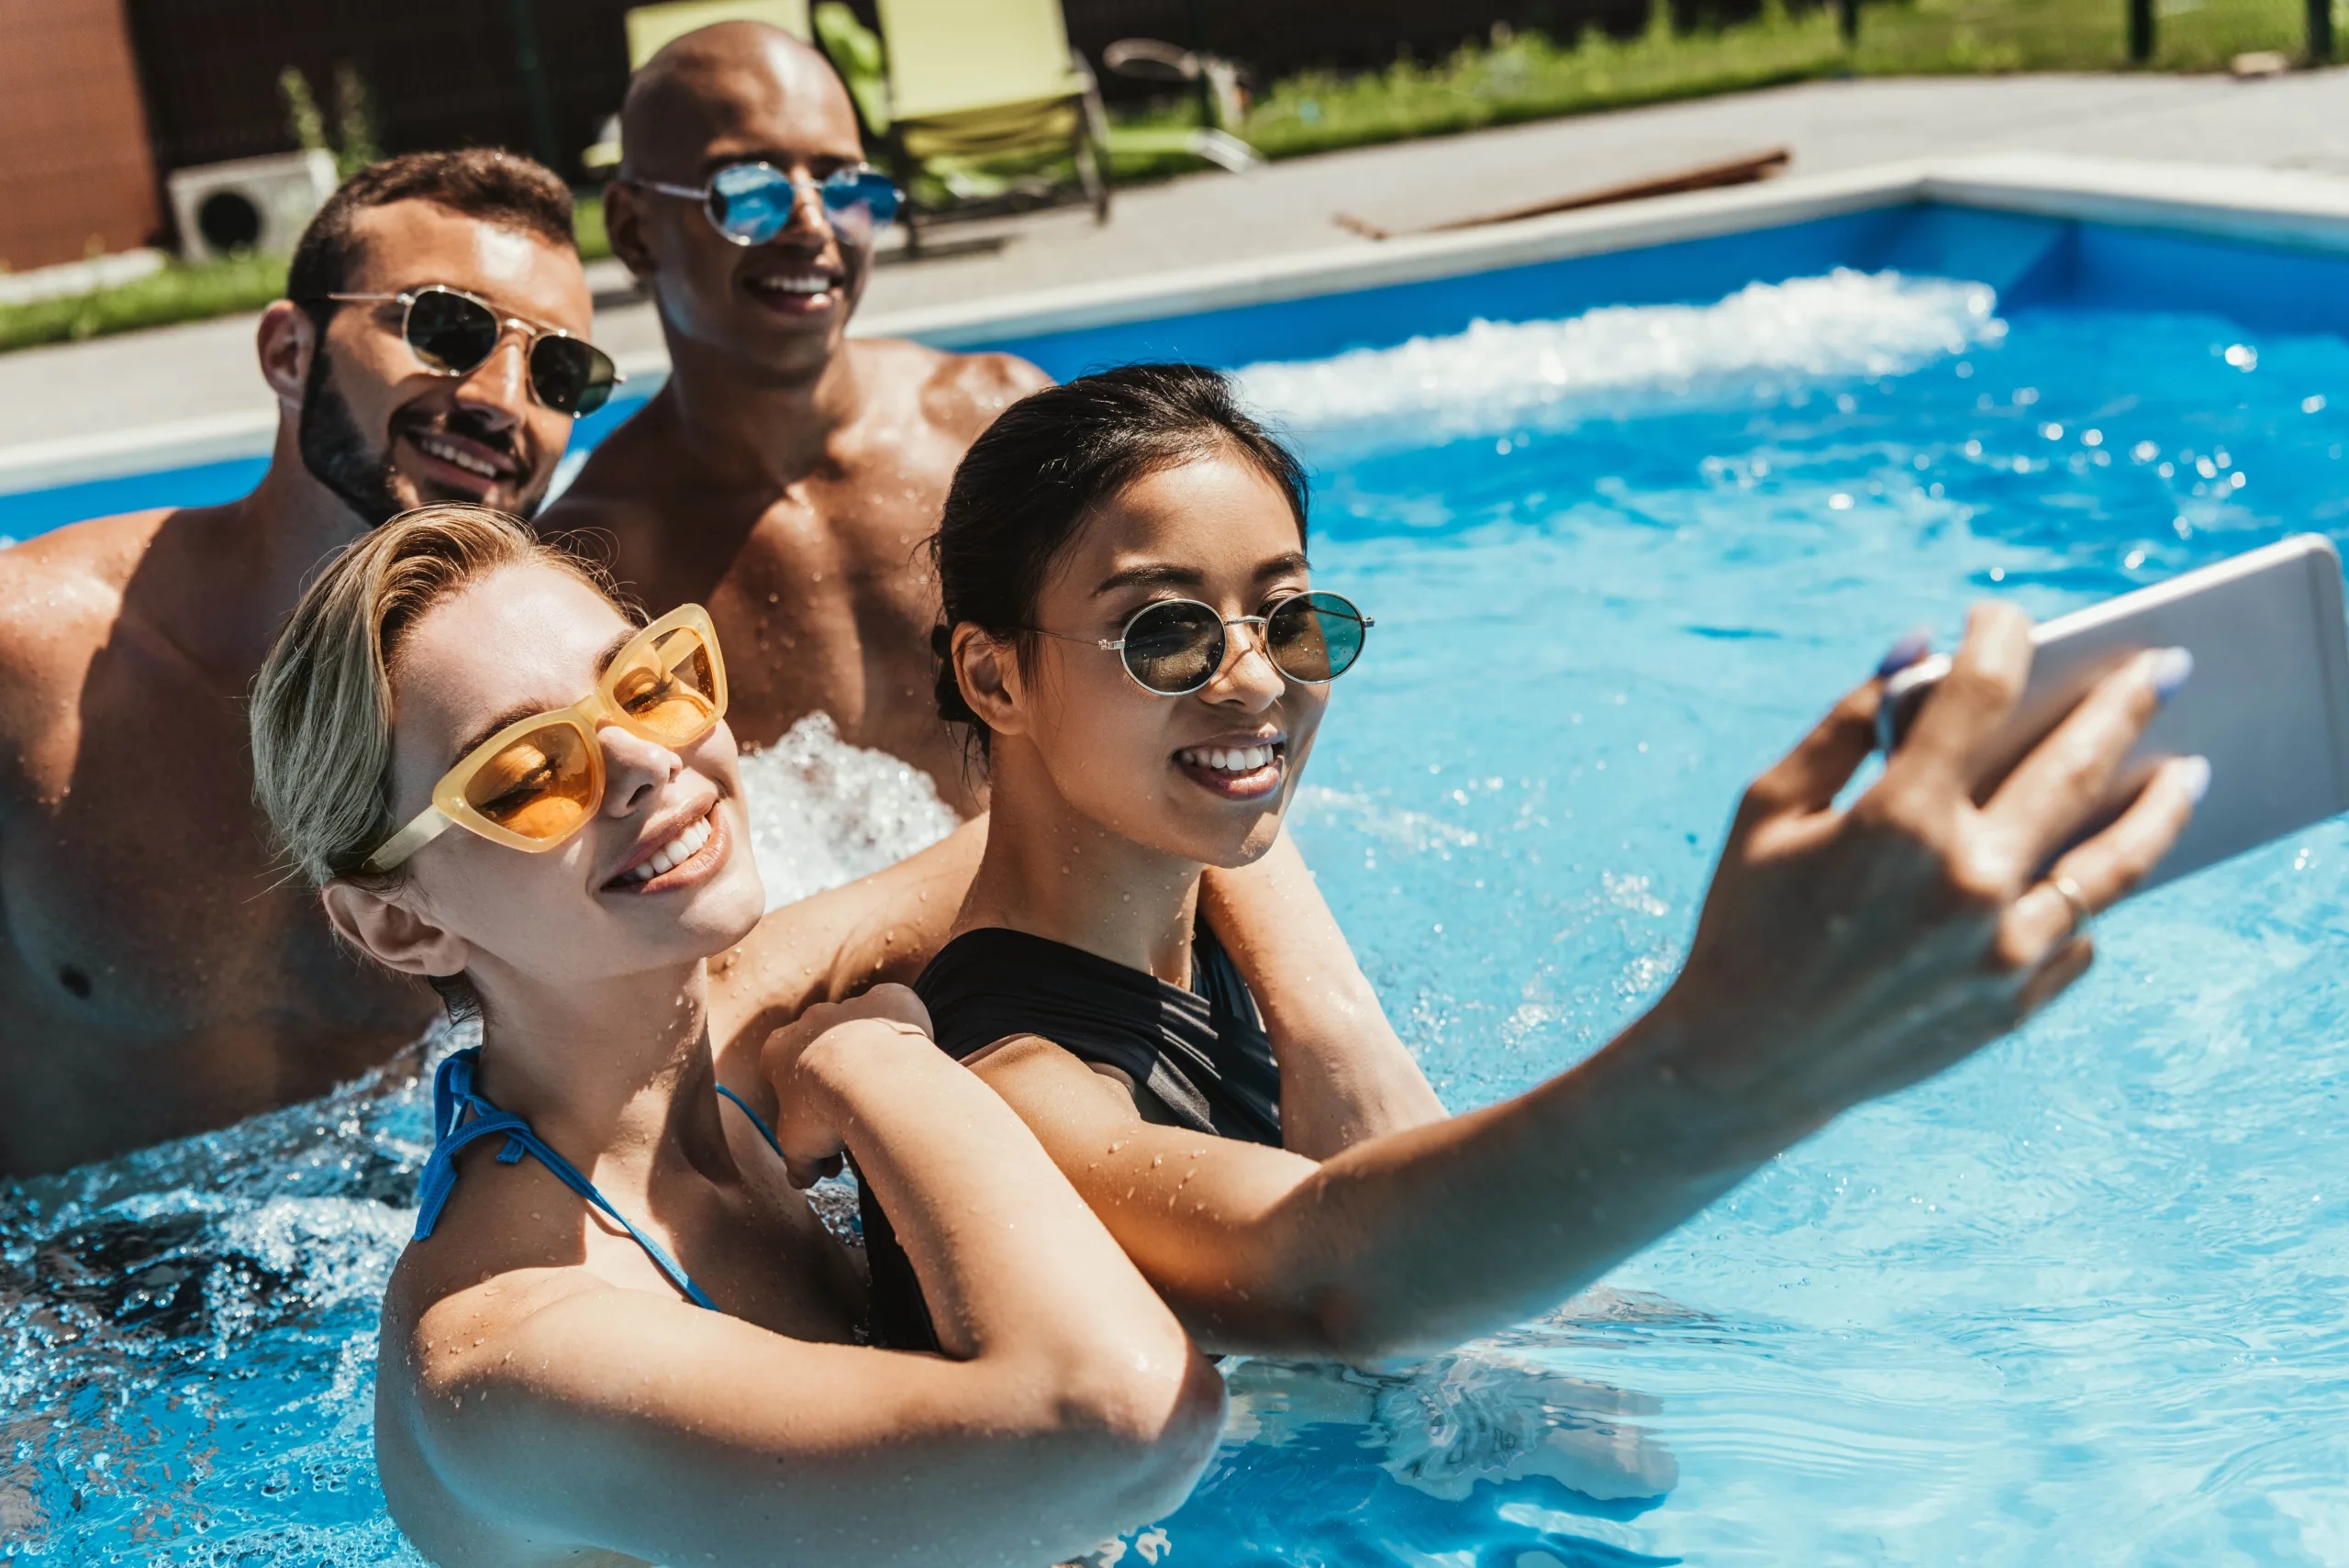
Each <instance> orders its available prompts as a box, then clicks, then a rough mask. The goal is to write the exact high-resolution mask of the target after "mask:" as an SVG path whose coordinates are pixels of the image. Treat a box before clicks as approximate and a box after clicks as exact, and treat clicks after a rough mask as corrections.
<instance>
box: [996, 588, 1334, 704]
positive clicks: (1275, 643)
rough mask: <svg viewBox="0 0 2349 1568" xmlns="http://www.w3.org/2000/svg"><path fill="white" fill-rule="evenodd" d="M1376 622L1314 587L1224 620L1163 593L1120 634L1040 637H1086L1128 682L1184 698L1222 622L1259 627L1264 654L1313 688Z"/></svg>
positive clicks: (1199, 681) (1216, 660) (1218, 664)
mask: <svg viewBox="0 0 2349 1568" xmlns="http://www.w3.org/2000/svg"><path fill="white" fill-rule="evenodd" d="M1377 624H1378V623H1377V622H1375V621H1374V620H1372V619H1371V618H1370V617H1368V616H1365V615H1364V614H1363V613H1362V611H1360V610H1358V609H1356V608H1355V607H1354V603H1353V600H1352V599H1349V598H1346V597H1344V596H1343V595H1338V594H1324V593H1319V592H1315V593H1307V594H1292V595H1289V596H1288V597H1287V598H1285V599H1281V600H1278V601H1276V602H1275V604H1274V605H1273V606H1271V607H1270V608H1268V609H1266V610H1265V611H1264V614H1263V615H1260V616H1233V617H1230V619H1229V620H1227V619H1225V618H1224V617H1223V616H1222V615H1220V614H1219V613H1218V612H1217V610H1216V609H1215V608H1214V606H1210V605H1203V604H1201V603H1199V602H1198V601H1197V599H1161V600H1159V601H1157V602H1156V603H1155V604H1149V605H1144V606H1142V607H1141V609H1138V610H1136V611H1135V612H1134V613H1133V615H1132V617H1131V618H1130V619H1129V620H1128V621H1127V622H1126V632H1125V635H1124V636H1123V637H1120V638H1118V639H1115V640H1112V639H1108V638H1106V637H1104V638H1091V637H1071V636H1069V635H1067V634H1066V633H1064V632H1058V631H1047V632H1044V633H1043V634H1042V635H1044V636H1046V637H1052V638H1058V639H1060V640H1061V641H1063V642H1090V643H1092V644H1093V645H1094V646H1095V647H1096V648H1099V649H1103V650H1105V651H1109V652H1113V653H1115V654H1117V655H1118V657H1119V659H1120V660H1121V661H1123V662H1124V663H1125V666H1126V673H1127V674H1129V675H1131V676H1132V677H1133V678H1134V684H1136V685H1138V686H1140V687H1141V689H1142V690H1144V691H1146V692H1154V693H1156V694H1157V695H1160V696H1162V697H1179V696H1187V695H1190V694H1191V693H1193V692H1196V691H1197V690H1198V689H1199V688H1200V687H1202V686H1204V685H1206V684H1208V682H1209V681H1212V680H1214V679H1215V674H1216V672H1217V671H1219V670H1220V669H1222V668H1223V661H1224V655H1225V654H1226V653H1228V652H1229V651H1230V646H1231V639H1230V633H1229V632H1228V631H1227V629H1226V628H1230V627H1235V626H1253V627H1261V628H1264V654H1265V657H1267V658H1269V659H1270V660H1271V661H1272V662H1273V668H1275V670H1278V671H1279V672H1280V673H1282V674H1284V675H1286V676H1287V677H1288V678H1289V679H1290V680H1292V681H1297V682H1299V683H1301V684H1305V685H1308V686H1319V685H1323V684H1327V683H1329V682H1330V681H1334V680H1336V679H1337V678H1338V677H1339V676H1341V675H1342V674H1344V673H1346V672H1347V671H1348V670H1351V669H1353V663H1354V661H1355V660H1356V659H1358V658H1360V657H1362V644H1363V638H1364V634H1365V633H1366V632H1367V631H1368V630H1369V629H1370V628H1372V627H1373V626H1375V625H1377Z"/></svg>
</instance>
